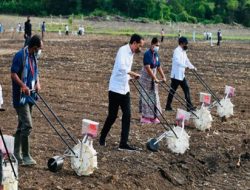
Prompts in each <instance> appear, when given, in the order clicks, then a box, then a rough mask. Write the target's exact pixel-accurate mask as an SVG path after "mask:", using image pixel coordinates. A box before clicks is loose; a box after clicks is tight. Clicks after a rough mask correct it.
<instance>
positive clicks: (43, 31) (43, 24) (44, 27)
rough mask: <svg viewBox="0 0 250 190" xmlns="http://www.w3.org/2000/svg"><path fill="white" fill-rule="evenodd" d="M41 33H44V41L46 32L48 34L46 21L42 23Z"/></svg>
mask: <svg viewBox="0 0 250 190" xmlns="http://www.w3.org/2000/svg"><path fill="white" fill-rule="evenodd" d="M41 31H42V40H43V39H44V35H45V32H46V25H45V21H43V23H42V26H41Z"/></svg>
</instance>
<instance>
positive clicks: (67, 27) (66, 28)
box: [65, 25, 69, 36]
mask: <svg viewBox="0 0 250 190" xmlns="http://www.w3.org/2000/svg"><path fill="white" fill-rule="evenodd" d="M65 35H66V36H68V35H69V26H68V25H65Z"/></svg>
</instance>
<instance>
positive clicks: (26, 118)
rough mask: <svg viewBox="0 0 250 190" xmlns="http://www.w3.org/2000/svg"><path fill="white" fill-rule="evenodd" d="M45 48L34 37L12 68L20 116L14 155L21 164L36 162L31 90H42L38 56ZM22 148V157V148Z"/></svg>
mask: <svg viewBox="0 0 250 190" xmlns="http://www.w3.org/2000/svg"><path fill="white" fill-rule="evenodd" d="M42 47H43V42H42V40H41V38H40V37H39V36H37V35H34V36H33V37H32V38H31V39H30V41H29V43H28V46H26V47H24V48H22V49H21V50H20V51H18V52H17V53H16V54H15V56H14V58H13V62H12V66H11V79H12V96H13V106H14V108H15V109H16V112H17V115H18V126H17V130H16V134H15V143H14V155H15V157H16V158H17V160H18V163H19V164H23V165H33V164H36V161H35V160H34V159H33V158H32V157H31V156H30V150H29V135H30V133H31V129H32V118H31V112H32V105H33V101H34V98H35V96H34V93H32V91H31V90H37V91H39V90H40V89H41V87H40V82H39V76H38V66H37V56H38V54H39V52H41V49H42ZM21 147H22V156H23V157H22V156H21V151H20V148H21Z"/></svg>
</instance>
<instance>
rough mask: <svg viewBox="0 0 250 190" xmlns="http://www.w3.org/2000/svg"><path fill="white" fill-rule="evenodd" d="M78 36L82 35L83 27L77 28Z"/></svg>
mask: <svg viewBox="0 0 250 190" xmlns="http://www.w3.org/2000/svg"><path fill="white" fill-rule="evenodd" d="M78 35H79V36H81V35H84V27H83V26H79V28H78Z"/></svg>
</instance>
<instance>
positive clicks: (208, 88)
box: [191, 69, 222, 106]
mask: <svg viewBox="0 0 250 190" xmlns="http://www.w3.org/2000/svg"><path fill="white" fill-rule="evenodd" d="M191 71H192V72H193V74H194V75H195V77H196V78H197V79H198V80H199V81H200V83H201V84H202V85H203V86H204V87H205V88H206V89H207V90H208V91H209V92H210V94H211V95H212V96H213V97H214V98H215V100H216V101H217V102H218V103H219V104H220V99H219V98H218V97H217V96H216V95H215V93H214V92H213V91H212V90H211V88H210V87H209V86H208V85H207V83H206V82H205V81H204V80H203V79H202V78H201V76H200V75H199V74H198V73H197V71H196V70H194V69H191ZM220 105H221V104H220ZM221 106H222V105H221Z"/></svg>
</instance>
